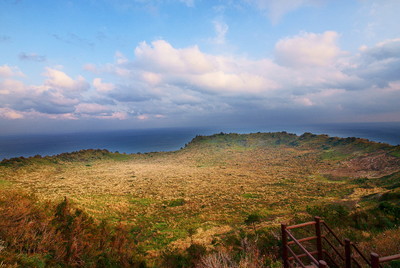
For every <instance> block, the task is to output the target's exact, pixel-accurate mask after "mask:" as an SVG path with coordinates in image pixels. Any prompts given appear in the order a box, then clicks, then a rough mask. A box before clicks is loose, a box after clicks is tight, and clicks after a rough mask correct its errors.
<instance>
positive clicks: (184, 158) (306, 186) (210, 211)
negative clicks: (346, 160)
mask: <svg viewBox="0 0 400 268" xmlns="http://www.w3.org/2000/svg"><path fill="white" fill-rule="evenodd" d="M319 152H320V151H319V150H317V149H315V150H314V149H304V148H303V149H297V148H294V147H289V146H269V147H246V146H218V145H214V146H203V147H200V148H198V147H196V146H189V147H188V148H185V149H183V150H180V151H177V152H168V153H150V154H141V155H134V156H132V157H131V158H130V159H128V160H123V161H116V160H112V159H109V160H92V161H90V162H73V161H72V162H68V161H65V162H62V161H60V162H58V163H54V164H47V165H41V164H32V165H27V166H24V167H20V168H9V167H0V174H1V175H0V179H1V180H3V181H8V182H11V183H12V186H11V187H12V188H14V189H23V190H24V191H29V192H32V193H34V194H35V195H36V196H37V197H38V198H39V199H40V200H57V201H60V200H62V199H63V198H64V196H67V197H68V198H69V199H70V200H72V202H73V203H75V205H76V206H78V207H80V208H82V209H83V210H84V211H86V212H87V213H89V214H90V215H92V216H94V217H95V218H97V219H109V220H111V221H114V222H123V223H127V224H132V225H138V226H140V227H141V228H144V229H146V228H147V229H148V231H149V232H148V234H143V233H142V234H140V237H139V238H138V239H139V240H141V241H142V243H143V244H144V248H145V249H146V250H148V251H149V252H152V250H153V249H156V251H157V250H158V249H162V248H164V247H165V246H167V245H168V244H171V243H172V242H173V244H171V245H174V246H176V247H182V248H184V247H187V246H188V245H189V244H190V243H188V237H189V236H188V230H189V229H194V230H195V231H196V232H195V235H194V236H193V239H195V240H196V241H195V242H196V243H202V244H206V245H207V244H208V245H209V244H210V241H211V240H212V238H213V237H214V236H215V235H216V234H218V232H219V231H220V229H219V228H222V229H224V228H226V231H228V230H229V228H230V227H226V226H242V227H243V228H246V226H245V225H244V223H243V222H244V219H245V218H246V216H247V215H248V214H249V213H253V212H257V213H259V214H260V215H261V216H263V217H264V219H265V220H267V221H264V223H262V226H263V227H265V225H266V224H267V225H277V224H279V223H280V222H281V221H283V220H287V219H289V218H291V217H292V216H293V215H295V214H296V213H297V212H300V211H302V210H304V208H305V207H306V206H307V205H312V204H314V203H315V204H317V203H320V202H322V201H333V200H342V201H343V200H347V199H352V200H355V199H357V198H358V197H359V195H357V193H358V192H359V191H360V190H357V189H360V188H358V187H357V186H356V185H352V184H347V183H344V182H343V181H340V180H336V181H333V180H329V179H327V178H326V177H324V176H323V175H321V174H325V173H326V171H327V170H330V169H332V168H333V167H337V165H336V162H335V161H322V160H320V158H319V157H318V155H319V154H318V153H319ZM354 190H356V194H355V195H353V196H350V194H351V193H353V192H354ZM177 200H178V201H179V202H178V203H176V204H177V205H172V204H174V202H175V201H177ZM265 222H267V223H265ZM207 230H210V231H207ZM190 239H192V238H190ZM174 241H175V242H174ZM154 254H155V255H157V253H154Z"/></svg>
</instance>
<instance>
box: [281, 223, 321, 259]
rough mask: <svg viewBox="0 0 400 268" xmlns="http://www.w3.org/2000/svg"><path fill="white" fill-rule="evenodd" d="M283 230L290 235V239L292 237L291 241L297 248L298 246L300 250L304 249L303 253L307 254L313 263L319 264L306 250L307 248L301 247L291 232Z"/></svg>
mask: <svg viewBox="0 0 400 268" xmlns="http://www.w3.org/2000/svg"><path fill="white" fill-rule="evenodd" d="M285 232H286V233H287V234H288V235H289V236H290V238H291V239H293V241H294V242H295V243H296V245H297V246H299V248H300V249H301V250H302V251H304V253H305V254H307V256H308V257H309V258H310V259H311V261H312V262H313V263H315V264H316V265H317V266H318V265H319V264H318V261H317V260H316V259H315V258H314V257H313V256H312V255H311V254H310V253H309V252H308V250H307V249H306V248H304V247H303V245H302V244H300V243H299V242H298V241H297V239H296V238H295V237H294V236H293V235H292V233H290V232H289V230H285Z"/></svg>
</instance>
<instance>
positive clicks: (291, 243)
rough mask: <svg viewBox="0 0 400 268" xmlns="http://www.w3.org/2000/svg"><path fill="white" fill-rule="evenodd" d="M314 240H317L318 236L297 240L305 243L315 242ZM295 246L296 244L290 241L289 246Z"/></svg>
mask: <svg viewBox="0 0 400 268" xmlns="http://www.w3.org/2000/svg"><path fill="white" fill-rule="evenodd" d="M314 239H317V236H310V237H305V238H302V239H297V241H299V242H305V241H310V240H314ZM293 244H294V241H289V242H288V245H293Z"/></svg>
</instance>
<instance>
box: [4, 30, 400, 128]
mask: <svg viewBox="0 0 400 268" xmlns="http://www.w3.org/2000/svg"><path fill="white" fill-rule="evenodd" d="M338 38H339V35H338V34H337V33H336V32H324V33H300V34H299V35H297V36H292V37H287V38H284V39H282V40H280V41H278V42H277V44H276V51H275V52H276V57H275V58H276V60H274V59H270V58H264V59H260V60H253V59H248V58H245V57H238V56H234V55H231V56H226V55H225V56H221V55H213V54H207V53H204V52H203V51H201V50H200V48H199V47H198V46H191V47H186V48H176V47H174V46H173V45H172V44H170V43H168V42H167V41H165V40H157V41H154V42H152V43H151V44H147V43H145V42H143V43H140V44H139V45H138V46H137V47H136V49H135V50H134V51H135V52H134V55H133V57H132V58H129V55H128V56H124V55H122V54H118V53H117V56H116V57H115V62H113V63H105V64H103V65H98V66H95V67H96V68H95V69H96V76H95V78H94V79H93V80H92V83H91V84H92V88H91V89H90V85H89V84H88V83H87V82H86V79H85V78H83V77H82V76H77V77H76V78H75V79H73V78H72V77H71V76H70V75H68V74H67V73H66V72H63V71H61V70H59V69H55V68H47V69H46V71H45V73H44V74H43V75H44V76H45V78H44V81H43V83H41V84H39V85H26V84H24V83H23V82H22V81H24V80H21V81H19V80H18V77H17V78H15V77H13V76H11V78H10V75H13V74H15V73H18V72H19V70H18V69H12V68H11V67H8V66H7V67H4V66H3V69H2V70H3V73H4V74H5V77H6V78H4V79H3V80H0V96H5V97H4V98H0V108H1V109H2V110H1V116H2V118H9V119H12V118H14V119H18V118H22V117H24V118H33V117H35V116H36V117H37V116H39V117H46V118H55V119H79V118H92V119H93V118H97V119H119V120H125V119H131V120H134V121H135V122H143V123H144V122H146V124H147V123H149V124H150V123H151V122H156V121H155V120H157V122H162V121H168V122H180V121H179V120H187V121H190V120H193V118H214V117H215V118H217V117H218V115H229V116H232V117H233V116H234V115H235V113H236V115H238V114H240V115H243V116H245V115H249V117H251V118H253V117H254V118H255V117H257V116H260V115H262V114H271V116H273V115H274V116H276V115H278V114H281V113H284V114H289V113H291V114H290V115H292V116H294V117H296V116H301V115H304V117H306V116H305V115H306V113H308V114H307V116H309V115H311V116H312V115H313V114H314V115H315V116H317V115H318V116H319V117H321V118H322V116H328V115H329V116H331V117H332V118H333V117H335V115H336V114H335V113H338V115H337V118H339V119H340V118H341V119H343V120H347V119H349V120H350V117H351V118H353V119H354V118H367V116H368V115H371V114H374V111H376V113H375V115H376V118H381V117H383V115H384V114H386V115H389V114H390V115H391V117H393V115H395V114H399V113H400V111H399V108H398V104H397V102H398V100H399V99H400V87H399V85H400V82H399V76H398V73H400V54H399V53H398V52H399V51H400V40H398V39H393V40H387V41H384V42H381V43H379V44H377V45H375V46H371V47H366V46H365V47H364V48H363V49H362V50H360V51H359V53H358V54H357V55H350V54H345V53H343V52H342V51H341V50H340V48H339V47H338V46H337V44H336V43H337V40H338ZM10 70H11V71H10ZM20 79H22V78H20ZM24 79H25V78H24ZM104 80H106V81H107V82H104ZM321 111H324V112H323V114H324V115H322V114H321ZM250 115H251V116H250ZM256 115H257V116H256ZM346 116H347V117H346ZM221 118H222V117H221ZM335 118H336V117H335Z"/></svg>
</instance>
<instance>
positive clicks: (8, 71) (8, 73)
mask: <svg viewBox="0 0 400 268" xmlns="http://www.w3.org/2000/svg"><path fill="white" fill-rule="evenodd" d="M13 76H24V74H23V73H22V72H21V71H20V70H19V69H18V68H17V67H10V66H8V65H7V64H5V65H2V66H0V77H3V78H7V77H13Z"/></svg>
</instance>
